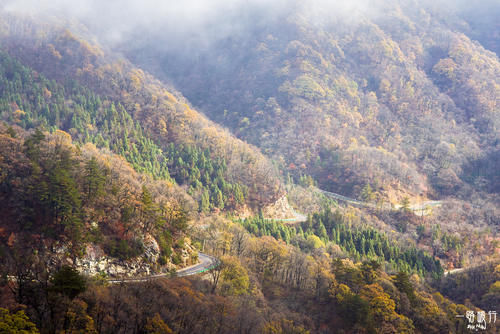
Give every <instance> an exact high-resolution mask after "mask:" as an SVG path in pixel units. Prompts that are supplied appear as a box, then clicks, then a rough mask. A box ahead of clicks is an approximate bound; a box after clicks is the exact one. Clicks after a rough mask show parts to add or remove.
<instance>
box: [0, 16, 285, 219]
mask: <svg viewBox="0 0 500 334" xmlns="http://www.w3.org/2000/svg"><path fill="white" fill-rule="evenodd" d="M2 26H3V30H2V41H3V42H2V45H3V50H4V52H6V53H7V54H8V55H9V56H8V57H7V56H6V55H3V59H4V60H3V66H4V69H3V72H4V80H11V79H15V86H9V85H6V86H4V90H3V93H4V99H3V101H4V102H3V103H4V106H5V109H4V118H5V117H7V118H9V117H12V114H11V113H9V112H8V109H9V108H14V109H19V110H20V111H21V113H20V114H18V115H17V117H18V119H17V120H12V119H10V121H14V122H17V123H19V124H20V125H22V126H23V127H26V128H31V127H36V126H39V125H45V126H49V127H51V128H61V129H64V130H66V131H68V132H69V133H70V134H71V135H72V136H73V137H75V138H78V139H79V140H80V141H81V142H86V141H92V142H94V143H96V144H97V145H98V146H99V147H107V148H110V149H111V150H113V151H114V152H116V153H119V154H122V155H124V156H125V157H126V158H127V160H129V162H131V163H132V164H133V165H134V167H135V168H136V169H138V170H140V171H145V172H148V173H150V174H152V175H153V176H155V177H157V178H166V179H170V178H172V179H175V180H176V181H177V182H178V183H180V184H185V185H186V186H187V187H188V188H189V189H188V190H189V192H190V193H191V194H192V195H193V196H194V197H195V198H196V199H197V200H198V202H199V204H200V207H203V210H209V209H210V208H213V209H224V208H225V207H226V208H229V209H231V208H236V207H238V206H241V205H243V204H248V205H249V206H250V207H253V208H257V207H261V206H265V205H267V204H269V203H272V202H273V201H275V200H276V199H278V198H279V197H280V195H282V193H283V191H282V189H281V186H280V181H279V180H278V179H277V173H276V170H275V169H274V167H273V166H272V165H271V164H270V162H269V161H268V160H267V159H266V158H265V157H264V156H263V155H262V154H260V153H259V152H258V150H257V149H255V148H253V147H251V146H250V145H248V144H245V143H243V142H242V141H240V140H237V139H235V138H234V137H233V136H232V135H231V134H229V133H228V132H227V131H225V130H223V129H221V128H220V127H218V126H216V125H215V124H214V123H212V122H210V121H208V120H207V119H206V118H205V117H204V116H203V115H201V114H199V113H198V112H196V111H195V110H193V109H191V108H190V107H189V106H188V104H187V102H186V101H185V100H184V99H183V98H182V97H181V96H180V94H178V93H176V92H174V94H175V95H176V96H174V95H173V94H171V93H170V92H169V91H167V90H166V89H165V88H164V87H163V85H162V84H161V83H160V82H158V81H157V80H155V79H154V78H153V77H152V76H150V75H148V74H146V73H144V72H143V71H142V70H140V69H137V68H135V67H134V66H132V65H131V64H130V63H129V62H127V61H126V60H124V59H122V58H119V57H116V56H114V55H111V54H107V53H106V52H104V51H102V50H101V48H100V47H99V46H98V45H97V44H95V43H93V42H88V41H86V40H84V39H82V38H79V37H77V35H75V34H73V33H71V32H70V31H68V30H64V29H59V28H57V26H56V27H54V26H51V25H47V24H39V23H37V22H35V21H32V20H28V19H24V18H20V17H16V16H10V15H4V16H3V17H2ZM9 57H10V58H9ZM11 58H14V59H15V60H13V59H11ZM26 66H28V67H26ZM9 76H10V77H9ZM39 76H40V77H39ZM51 80H53V81H51ZM21 87H22V89H23V91H21V92H19V91H18V90H17V89H18V88H21ZM14 104H16V105H14ZM9 106H10V107H9ZM13 111H15V110H13Z"/></svg>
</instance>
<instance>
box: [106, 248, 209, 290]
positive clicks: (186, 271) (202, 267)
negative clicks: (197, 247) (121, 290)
mask: <svg viewBox="0 0 500 334" xmlns="http://www.w3.org/2000/svg"><path fill="white" fill-rule="evenodd" d="M198 260H200V262H199V263H197V264H193V265H192V266H189V267H186V268H182V269H181V270H179V271H177V272H176V274H175V275H174V277H184V276H192V275H196V274H201V273H204V272H206V271H208V270H210V269H212V268H215V267H216V266H218V264H219V262H218V260H217V259H216V258H215V257H213V256H210V255H208V254H205V253H198ZM166 277H172V275H171V274H170V273H167V274H156V275H149V276H141V277H127V278H114V279H109V280H108V282H109V283H110V284H117V283H137V282H147V281H150V280H154V279H158V278H166Z"/></svg>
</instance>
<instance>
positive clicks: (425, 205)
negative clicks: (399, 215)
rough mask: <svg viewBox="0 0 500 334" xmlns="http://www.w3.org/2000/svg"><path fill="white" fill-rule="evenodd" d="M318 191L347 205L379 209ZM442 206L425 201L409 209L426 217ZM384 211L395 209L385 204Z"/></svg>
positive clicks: (396, 207)
mask: <svg viewBox="0 0 500 334" xmlns="http://www.w3.org/2000/svg"><path fill="white" fill-rule="evenodd" d="M318 190H319V192H321V193H323V194H325V195H326V196H329V197H331V198H334V199H336V200H338V201H342V202H346V203H349V204H353V205H356V206H360V207H365V208H373V209H375V208H377V205H375V204H373V203H369V202H363V201H359V200H357V199H354V198H350V197H346V196H342V195H339V194H336V193H332V192H330V191H326V190H321V189H318ZM442 204H443V202H442V201H425V202H422V203H419V204H412V205H410V206H409V209H410V210H411V211H413V212H414V213H415V214H416V215H418V216H424V215H428V214H429V211H430V210H431V209H432V208H434V207H440V206H441V205H442ZM400 207H401V205H396V206H395V207H394V209H399V208H400ZM382 209H386V210H391V209H393V207H392V206H391V204H389V203H384V204H383V205H382Z"/></svg>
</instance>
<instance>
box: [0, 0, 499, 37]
mask: <svg viewBox="0 0 500 334" xmlns="http://www.w3.org/2000/svg"><path fill="white" fill-rule="evenodd" d="M401 1H405V0H180V1H179V0H0V6H2V7H3V8H4V9H5V10H7V11H13V12H18V13H19V12H22V13H29V14H31V15H35V16H36V15H43V16H57V17H66V18H70V17H74V18H76V19H78V20H79V21H82V22H84V23H85V24H87V25H88V26H89V27H90V30H91V31H92V32H93V33H95V34H96V35H97V36H98V37H99V39H101V40H102V41H103V42H105V43H110V42H111V43H113V42H116V43H121V42H124V41H125V42H127V41H128V39H130V36H137V35H138V36H146V35H149V36H151V37H155V38H158V37H159V36H166V37H167V36H168V38H170V39H171V40H172V43H176V42H180V41H183V40H195V41H196V42H197V43H201V42H206V43H210V42H211V41H214V40H217V39H220V38H224V37H227V36H229V35H237V34H238V32H239V31H245V30H246V29H248V27H251V26H252V25H254V24H256V23H257V22H256V21H259V20H264V19H268V18H269V17H279V16H280V15H281V14H283V13H286V12H287V11H288V10H290V8H296V7H298V11H297V12H298V13H301V15H303V16H305V17H306V18H309V19H311V20H314V22H322V21H324V20H329V19H330V18H331V17H333V16H337V17H339V16H340V17H342V18H345V19H349V20H358V19H360V18H363V17H365V16H367V15H370V16H371V15H378V14H382V15H383V13H384V9H383V6H381V4H384V5H385V6H387V5H389V6H392V5H395V4H397V3H400V2H401ZM417 1H418V2H427V3H429V4H432V5H433V6H438V8H439V7H441V6H443V7H442V8H443V9H444V8H446V10H450V9H451V8H452V7H455V8H456V7H458V6H460V5H458V3H464V4H466V3H469V6H478V5H481V4H482V5H484V4H486V3H495V2H496V1H500V0H476V1H474V0H467V1H466V0H417ZM408 2H409V3H411V2H412V1H410V0H408ZM264 22H265V20H264ZM142 32H144V33H145V34H144V35H143V34H142Z"/></svg>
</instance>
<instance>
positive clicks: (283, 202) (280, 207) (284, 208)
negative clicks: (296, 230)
mask: <svg viewBox="0 0 500 334" xmlns="http://www.w3.org/2000/svg"><path fill="white" fill-rule="evenodd" d="M262 213H263V215H264V218H270V219H289V218H295V214H294V211H293V209H292V207H291V206H290V204H289V203H288V199H287V198H286V196H283V197H281V198H280V199H278V200H277V201H276V202H274V203H273V204H271V205H269V206H267V207H265V208H264V210H262Z"/></svg>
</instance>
